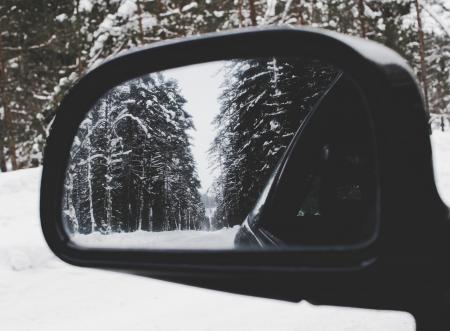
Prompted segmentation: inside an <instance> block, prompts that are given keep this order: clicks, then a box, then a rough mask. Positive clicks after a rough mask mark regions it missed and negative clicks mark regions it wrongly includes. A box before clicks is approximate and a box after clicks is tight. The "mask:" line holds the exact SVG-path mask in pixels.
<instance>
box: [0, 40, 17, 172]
mask: <svg viewBox="0 0 450 331" xmlns="http://www.w3.org/2000/svg"><path fill="white" fill-rule="evenodd" d="M6 84H7V79H6V66H5V58H4V54H3V43H2V36H1V34H0V93H1V99H2V104H3V113H4V118H3V123H4V124H3V129H4V137H5V138H6V139H7V141H8V153H9V157H10V160H11V167H12V170H17V169H18V168H19V167H18V165H17V156H16V140H15V137H14V134H15V132H14V123H13V118H12V113H11V110H10V109H9V98H8V96H7V92H6ZM3 139H4V138H3ZM2 154H3V151H2ZM5 159H6V157H5V155H3V158H2V160H0V162H1V163H2V164H1V167H2V171H3V169H6V160H5ZM3 167H4V168H3Z"/></svg>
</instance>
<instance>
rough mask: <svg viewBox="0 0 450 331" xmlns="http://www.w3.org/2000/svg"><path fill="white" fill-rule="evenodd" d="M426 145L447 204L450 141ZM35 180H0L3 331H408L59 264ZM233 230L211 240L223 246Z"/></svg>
mask: <svg viewBox="0 0 450 331" xmlns="http://www.w3.org/2000/svg"><path fill="white" fill-rule="evenodd" d="M432 139H433V143H434V145H435V147H436V149H437V150H438V153H435V162H436V163H437V169H438V171H437V176H438V186H439V189H440V192H441V194H442V196H443V197H444V200H446V201H447V203H449V204H450V167H449V165H450V134H449V133H448V132H447V133H440V132H435V133H434V134H433V137H432ZM40 173H41V169H40V168H35V169H28V170H19V171H15V172H10V173H5V174H1V175H0V327H1V329H2V330H7V331H9V330H33V331H36V330H45V331H51V330H60V329H64V330H80V329H83V330H93V329H97V328H100V329H104V330H106V329H107V330H109V331H114V330H123V329H124V328H126V329H128V330H144V329H145V330H179V329H184V330H190V329H195V330H236V329H238V330H300V329H301V330H321V331H325V330H336V329H339V330H414V320H413V318H412V317H411V316H410V315H409V314H407V313H401V312H387V311H381V312H380V311H372V310H363V309H351V308H336V307H316V306H312V305H310V304H308V303H300V304H293V303H285V302H280V301H276V300H268V299H260V298H252V297H246V296H240V295H233V294H228V293H220V292H216V291H209V290H203V289H198V288H194V287H189V286H183V285H177V284H172V283H167V282H163V281H158V280H153V279H146V278H141V277H138V276H132V275H121V274H118V273H113V272H106V271H99V270H89V269H82V268H77V267H73V266H70V265H68V264H65V263H63V262H61V261H59V260H58V259H57V258H56V257H55V256H54V255H53V254H52V253H51V252H50V250H49V249H48V248H47V245H46V243H45V242H44V239H43V236H42V233H41V229H40V225H39V213H38V199H39V181H40ZM233 231H234V229H230V230H222V232H220V231H219V232H216V233H213V235H216V236H217V240H219V238H222V239H220V240H223V242H224V243H226V240H227V239H225V238H231V237H232V232H233ZM228 240H230V239H228ZM274 286H276V285H275V284H274Z"/></svg>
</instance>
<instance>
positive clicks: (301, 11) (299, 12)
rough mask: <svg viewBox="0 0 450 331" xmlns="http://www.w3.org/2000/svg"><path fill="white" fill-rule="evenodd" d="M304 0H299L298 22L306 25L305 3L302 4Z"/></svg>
mask: <svg viewBox="0 0 450 331" xmlns="http://www.w3.org/2000/svg"><path fill="white" fill-rule="evenodd" d="M302 2H303V0H299V1H298V7H297V8H298V10H297V16H298V18H297V23H298V24H299V25H305V18H304V17H303V4H302Z"/></svg>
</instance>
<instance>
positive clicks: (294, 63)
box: [41, 28, 448, 311]
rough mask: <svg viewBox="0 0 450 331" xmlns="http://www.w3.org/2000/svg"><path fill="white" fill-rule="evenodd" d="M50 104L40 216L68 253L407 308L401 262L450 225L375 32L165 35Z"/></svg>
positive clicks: (218, 285)
mask: <svg viewBox="0 0 450 331" xmlns="http://www.w3.org/2000/svg"><path fill="white" fill-rule="evenodd" d="M56 114H57V115H56V118H55V120H54V123H53V125H52V128H51V133H50V136H49V139H48V143H47V147H46V151H45V159H44V169H43V177H42V187H41V220H42V228H43V231H44V235H45V238H46V240H47V243H48V245H49V246H50V248H51V249H52V250H53V252H54V253H55V254H56V255H57V256H59V257H60V258H61V259H63V260H64V261H66V262H68V263H71V264H75V265H79V266H86V267H95V268H107V269H114V270H121V271H123V272H133V273H140V274H145V275H148V276H151V277H158V278H161V279H168V280H174V281H179V282H183V283H188V284H194V285H199V286H203V287H209V288H215V289H221V290H227V291H232V292H237V293H245V294H251V295H258V296H266V297H272V298H281V299H287V300H301V299H306V300H309V301H311V302H316V303H322V304H338V305H352V306H360V307H371V308H385V309H404V310H408V311H411V310H414V309H416V307H412V306H411V301H410V300H409V299H408V298H410V295H405V293H408V291H409V289H410V287H409V286H411V284H412V283H413V282H414V280H412V279H411V278H410V277H409V278H408V277H406V275H407V274H408V273H409V272H412V270H416V269H417V266H418V265H420V264H421V263H425V262H424V261H428V262H429V261H431V260H430V256H433V258H435V257H436V254H435V252H436V247H437V246H439V245H441V244H442V242H443V241H442V240H437V239H436V235H435V234H436V231H435V230H436V229H440V230H439V231H438V232H439V234H438V236H442V237H444V236H445V235H447V234H448V227H446V226H445V225H444V222H443V220H444V219H446V217H447V216H446V215H447V214H446V213H447V212H448V210H447V209H446V208H445V206H444V205H443V204H442V202H441V201H440V200H439V199H438V198H437V193H436V189H435V186H434V179H433V173H432V167H431V153H430V146H429V141H428V131H427V120H426V116H425V112H424V109H423V102H422V98H421V95H420V92H419V90H418V87H417V83H416V81H415V80H414V78H413V76H412V74H411V71H410V69H409V68H408V67H407V65H406V64H405V61H404V60H403V59H402V58H400V57H399V56H398V55H397V54H396V53H395V52H393V51H391V50H389V49H387V48H386V47H384V46H381V45H379V44H377V43H374V42H371V41H367V40H361V39H357V38H351V37H347V36H343V35H340V34H337V33H332V32H327V31H323V30H313V29H293V28H278V29H256V30H242V31H236V32H231V33H217V34H210V35H205V36H201V37H196V38H189V39H182V40H175V41H170V42H165V43H157V44H154V45H152V46H150V47H145V48H138V49H135V50H133V51H130V52H128V53H126V54H123V55H120V56H117V57H115V58H113V59H111V60H109V61H107V62H105V63H103V64H102V65H100V66H98V67H96V68H94V69H93V70H91V71H90V72H89V73H87V74H86V75H85V76H84V77H83V78H82V79H81V80H80V81H79V82H78V83H77V84H76V85H75V86H74V87H73V88H72V90H71V91H70V93H69V94H68V95H67V96H66V97H65V98H64V100H63V101H62V103H61V105H60V107H59V109H58V110H57V112H56ZM406 117H408V124H407V125H405V121H404V118H406ZM195 127H197V131H195V130H194V128H195ZM399 151H400V152H399ZM206 155H210V160H209V161H211V162H212V170H211V169H210V168H208V158H207V156H206ZM211 159H212V160H211ZM413 182H414V186H412V183H413ZM411 205H413V206H414V210H411V209H408V208H407V207H408V206H411ZM425 215H426V217H427V219H428V221H429V223H428V224H435V227H434V230H433V231H434V232H433V231H431V230H429V229H424V228H423V226H422V225H421V220H422V219H423V217H424V216H425ZM400 237H401V239H400ZM439 238H440V237H439ZM398 240H401V242H402V243H401V244H399V242H398ZM418 240H420V241H421V242H422V243H427V245H426V248H423V249H422V250H421V251H420V254H419V255H420V258H419V257H418V258H417V259H415V260H414V261H413V262H411V259H409V260H408V259H407V257H410V256H411V254H415V253H417V247H416V246H415V245H416V243H417V242H418ZM428 244H429V245H428ZM412 252H415V253H412ZM419 255H417V256H419ZM414 256H415V255H414ZM405 261H409V262H411V263H410V264H407V265H405V263H404V262H405ZM428 262H427V263H428ZM392 274H394V275H395V277H394V278H395V279H393V280H392V282H390V283H389V285H388V286H387V285H386V283H385V282H383V281H385V280H386V279H388V275H392ZM401 275H404V276H405V278H406V279H409V280H407V281H400V279H403V278H402V277H401ZM424 291H425V290H424ZM388 298H391V299H392V300H388Z"/></svg>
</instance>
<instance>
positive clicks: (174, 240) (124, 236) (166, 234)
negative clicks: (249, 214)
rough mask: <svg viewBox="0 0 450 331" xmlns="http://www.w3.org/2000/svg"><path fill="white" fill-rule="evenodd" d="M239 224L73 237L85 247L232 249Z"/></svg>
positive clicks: (77, 235) (96, 233)
mask: <svg viewBox="0 0 450 331" xmlns="http://www.w3.org/2000/svg"><path fill="white" fill-rule="evenodd" d="M238 230H239V225H236V226H234V227H232V228H223V229H221V230H216V231H196V230H173V231H163V232H149V231H141V230H139V231H134V232H128V233H111V234H108V235H103V234H101V233H100V232H93V233H90V234H88V235H84V234H75V236H74V237H73V239H72V240H73V241H74V242H76V243H77V244H79V245H81V246H84V247H110V248H119V247H123V248H157V249H178V248H180V249H190V248H191V249H231V248H233V247H234V237H235V235H236V232H237V231H238Z"/></svg>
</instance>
